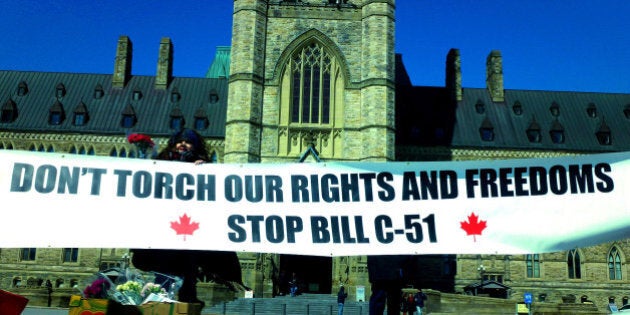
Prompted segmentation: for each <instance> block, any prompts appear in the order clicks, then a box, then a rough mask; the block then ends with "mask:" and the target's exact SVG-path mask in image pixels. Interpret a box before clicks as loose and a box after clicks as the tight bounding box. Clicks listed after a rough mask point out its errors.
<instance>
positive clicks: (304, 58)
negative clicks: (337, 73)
mask: <svg viewBox="0 0 630 315" xmlns="http://www.w3.org/2000/svg"><path fill="white" fill-rule="evenodd" d="M331 61H332V58H331V56H330V55H329V54H328V53H327V52H326V50H325V49H324V48H323V47H322V46H321V45H320V44H318V43H316V42H312V43H311V44H310V45H307V46H304V47H303V48H302V49H301V50H298V51H297V52H296V53H295V54H294V55H293V57H292V58H291V123H300V124H329V123H330V102H331V98H332V97H331V93H330V92H331V90H332V89H331V81H332V80H331V75H332V69H331V68H332V62H331Z"/></svg>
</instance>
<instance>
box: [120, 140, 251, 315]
mask: <svg viewBox="0 0 630 315" xmlns="http://www.w3.org/2000/svg"><path fill="white" fill-rule="evenodd" d="M156 159H157V160H165V161H179V162H188V163H195V165H199V164H203V163H206V162H209V161H210V158H209V156H208V151H207V149H206V145H205V141H204V139H203V138H202V136H201V135H200V134H199V133H197V132H196V131H194V130H192V129H182V130H180V131H178V132H176V133H175V134H174V135H173V136H171V138H170V139H169V141H168V143H167V146H166V147H165V148H164V149H163V150H161V151H160V152H159V153H158V155H157V157H156ZM132 252H133V256H132V263H133V265H134V266H135V267H136V268H138V269H141V270H144V271H153V272H159V273H165V274H170V275H174V276H178V277H181V278H182V279H183V283H182V287H181V288H180V289H179V292H178V300H179V301H180V302H188V303H199V304H201V305H202V307H203V306H204V302H203V301H201V300H199V299H198V298H197V281H198V279H199V277H200V276H202V277H207V276H211V277H213V280H214V281H215V282H218V283H224V284H225V283H227V282H230V281H232V282H236V283H238V284H242V279H241V270H240V264H239V261H238V257H237V256H236V253H235V252H221V251H203V250H176V249H132Z"/></svg>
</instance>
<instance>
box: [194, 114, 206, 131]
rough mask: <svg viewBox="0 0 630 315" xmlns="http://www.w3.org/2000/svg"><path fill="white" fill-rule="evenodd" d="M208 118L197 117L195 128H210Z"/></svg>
mask: <svg viewBox="0 0 630 315" xmlns="http://www.w3.org/2000/svg"><path fill="white" fill-rule="evenodd" d="M208 124H209V123H208V118H206V117H195V129H196V130H205V129H206V128H208Z"/></svg>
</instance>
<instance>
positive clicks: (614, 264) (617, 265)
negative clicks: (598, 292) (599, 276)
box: [608, 247, 623, 280]
mask: <svg viewBox="0 0 630 315" xmlns="http://www.w3.org/2000/svg"><path fill="white" fill-rule="evenodd" d="M621 270H622V268H621V254H620V253H619V250H617V247H613V248H612V249H611V250H610V253H609V254H608V275H609V276H608V279H610V280H622V279H623V277H622V274H621Z"/></svg>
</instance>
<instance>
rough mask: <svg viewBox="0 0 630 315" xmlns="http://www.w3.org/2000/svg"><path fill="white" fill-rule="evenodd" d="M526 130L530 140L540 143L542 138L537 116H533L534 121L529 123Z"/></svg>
mask: <svg viewBox="0 0 630 315" xmlns="http://www.w3.org/2000/svg"><path fill="white" fill-rule="evenodd" d="M526 132H527V139H528V140H529V142H532V143H538V142H540V141H541V140H542V136H541V134H540V125H539V124H538V123H537V122H536V118H534V117H532V122H531V123H530V124H529V127H528V128H527V131H526Z"/></svg>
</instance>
